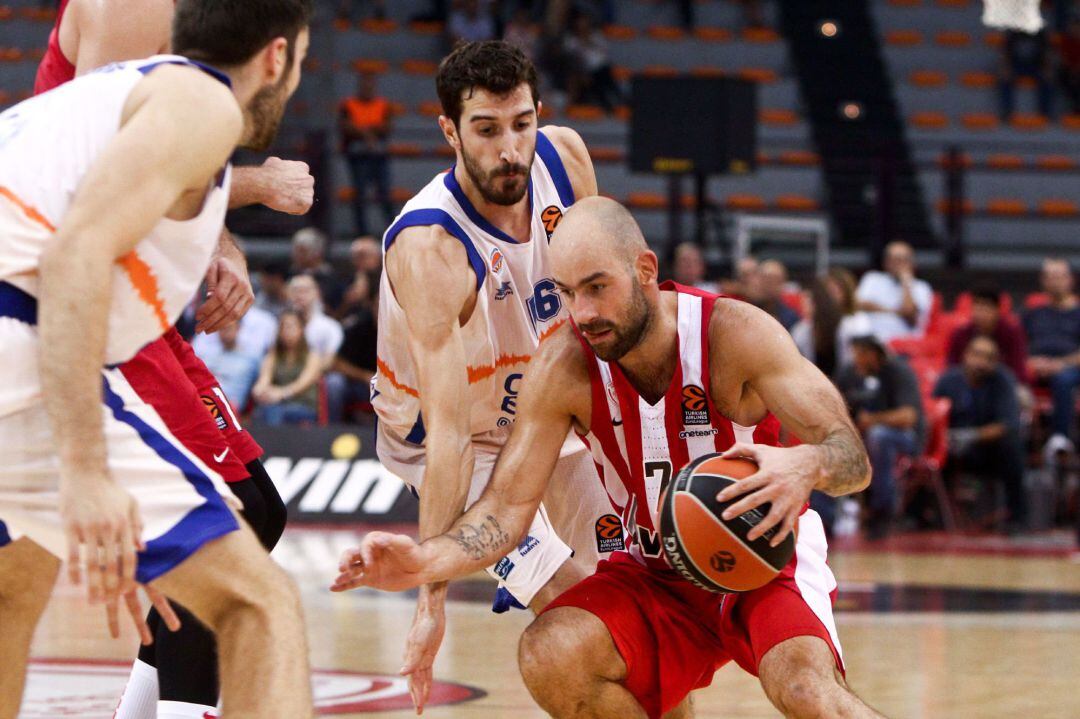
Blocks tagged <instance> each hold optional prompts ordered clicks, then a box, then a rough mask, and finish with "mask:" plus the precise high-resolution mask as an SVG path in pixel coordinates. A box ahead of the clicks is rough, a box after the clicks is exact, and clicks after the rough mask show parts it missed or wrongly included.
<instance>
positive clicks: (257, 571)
mask: <svg viewBox="0 0 1080 719" xmlns="http://www.w3.org/2000/svg"><path fill="white" fill-rule="evenodd" d="M310 12H311V8H310V6H309V4H308V3H306V2H304V1H303V0H293V1H285V0H277V1H275V2H270V1H269V0H264V1H260V0H245V1H243V2H236V3H229V4H227V5H223V4H220V3H206V2H202V1H201V0H182V1H181V2H180V3H179V4H178V6H177V9H176V22H175V23H174V25H173V31H174V32H173V42H174V45H175V46H176V47H177V49H179V50H183V51H185V52H187V53H188V54H190V55H191V56H193V58H196V59H192V58H189V57H182V56H175V55H165V56H157V57H153V58H150V59H148V60H144V61H138V62H135V63H121V64H114V65H110V66H109V67H107V68H103V69H102V70H101V71H100V72H97V73H94V74H90V75H87V76H86V77H85V78H82V79H80V80H79V81H75V82H73V83H71V84H70V85H65V86H64V87H60V88H57V89H56V90H55V91H53V92H50V93H46V94H45V95H43V96H39V97H37V98H34V99H32V100H29V101H27V102H25V103H22V104H20V105H18V106H16V107H14V108H11V109H10V110H9V111H8V112H6V113H4V115H3V116H2V117H0V125H2V127H0V153H2V154H3V159H4V162H3V168H2V171H0V186H2V187H0V189H2V193H0V194H2V196H3V198H4V203H2V205H3V206H2V207H0V211H2V212H0V278H2V280H3V282H0V311H2V316H3V328H2V329H3V331H4V332H5V340H4V342H3V343H0V347H2V348H3V350H4V353H5V360H4V364H5V366H6V367H9V368H10V370H11V372H12V373H13V374H12V375H11V376H10V377H9V389H8V390H5V391H4V392H3V393H2V394H0V400H2V401H0V441H2V442H3V445H4V451H3V453H2V455H3V460H2V461H0V516H2V517H3V518H4V519H5V520H8V521H9V522H10V523H11V525H12V526H13V527H14V528H15V529H16V530H19V531H21V532H22V533H23V534H24V535H25V537H26V539H24V540H23V541H21V542H18V543H16V544H13V545H12V546H11V547H9V548H7V549H5V550H4V551H2V552H0V573H2V574H3V576H4V582H3V585H4V589H3V596H0V599H2V600H3V603H4V612H3V614H4V618H5V630H4V631H3V632H2V633H0V634H3V640H4V642H5V643H8V644H9V646H7V647H5V648H6V649H8V650H9V651H6V652H5V655H6V656H9V657H10V658H11V659H12V661H11V662H6V663H5V666H4V672H3V674H2V676H0V680H2V684H3V687H2V689H3V690H2V692H0V700H2V706H3V712H2V713H3V716H9V715H13V714H14V712H15V711H16V709H17V706H18V699H19V693H20V691H21V684H22V673H23V667H24V660H25V653H26V650H27V648H28V643H29V636H30V635H29V631H27V630H31V631H32V628H33V625H34V623H36V620H37V618H38V615H39V614H40V607H41V606H43V604H44V600H45V599H46V598H47V596H48V593H49V590H50V589H51V586H52V583H53V580H54V578H55V573H56V567H57V562H56V560H55V559H54V558H53V557H51V556H50V555H49V554H48V553H46V552H49V553H51V554H53V555H56V556H66V557H67V558H68V560H69V562H70V567H69V569H71V570H72V574H73V578H75V577H77V576H78V574H79V572H78V570H77V567H78V566H79V562H80V555H79V553H80V550H82V551H83V552H85V555H86V557H85V558H86V564H87V571H88V576H89V579H90V589H91V599H97V600H101V599H102V598H105V599H106V600H108V601H109V602H110V603H113V604H114V603H115V600H116V598H117V597H118V596H119V595H120V594H124V593H127V591H128V589H129V588H130V587H131V586H132V582H133V580H134V579H135V578H137V579H138V581H139V582H140V583H144V584H146V583H150V582H154V583H155V584H160V585H161V586H163V587H164V588H165V589H166V591H167V593H169V594H171V595H173V596H175V597H178V598H181V599H183V600H184V601H185V602H187V601H190V602H191V603H192V609H193V610H194V611H195V612H196V614H197V615H198V616H200V617H201V618H202V620H203V621H204V622H205V623H206V624H207V625H209V626H210V627H211V628H213V629H215V630H217V633H218V635H219V637H220V639H221V642H222V656H223V668H222V675H223V677H224V680H225V684H224V691H223V694H224V696H225V702H226V707H227V708H231V709H232V710H233V711H238V712H244V711H248V712H251V713H252V715H258V716H270V715H278V714H280V713H281V712H286V713H287V714H288V715H290V716H296V715H297V713H300V714H303V713H305V712H308V711H310V688H309V687H308V686H307V677H306V661H305V659H304V657H302V656H299V657H297V656H295V654H296V652H298V651H302V650H303V635H302V628H301V627H300V623H299V611H298V606H297V602H296V599H295V594H294V593H293V592H292V591H291V588H290V585H289V583H288V580H287V579H285V578H284V577H283V575H281V574H280V571H279V570H277V569H275V568H273V565H272V564H271V563H270V562H269V560H268V559H266V558H265V555H261V556H260V555H259V553H258V551H257V550H255V552H256V553H255V555H254V557H252V556H251V555H250V553H251V551H252V549H251V547H252V546H257V545H256V544H255V539H254V537H253V535H252V534H251V533H250V531H248V530H242V531H240V532H235V530H236V529H237V522H236V519H235V518H234V517H233V515H232V513H231V512H230V510H229V509H228V508H227V506H226V504H225V503H224V501H223V500H222V497H221V496H220V495H219V494H218V488H219V487H221V488H223V487H224V485H223V484H220V483H221V480H222V476H221V474H220V473H218V472H216V471H214V469H212V467H213V465H211V464H210V463H208V462H204V461H203V460H202V458H201V451H200V450H201V449H202V448H199V447H196V446H194V443H192V442H187V441H184V440H182V439H180V438H179V437H178V435H179V434H182V433H181V432H180V431H179V430H177V431H175V432H174V426H173V425H172V424H171V423H170V421H167V420H166V419H165V415H166V414H168V412H167V411H165V410H164V409H162V410H160V411H159V409H158V408H156V407H154V406H153V405H152V404H151V403H148V402H147V401H146V390H145V388H140V387H139V386H137V385H138V383H137V381H136V378H135V377H134V376H131V375H129V374H128V373H127V372H126V371H125V369H124V367H123V366H119V365H122V364H123V362H124V361H126V360H127V359H129V358H130V357H131V356H132V355H133V354H135V353H136V351H137V350H138V349H139V348H140V347H141V346H143V345H145V344H146V343H147V342H148V341H152V340H154V339H155V338H156V337H159V336H160V335H161V334H162V332H163V331H166V330H168V328H169V326H170V325H169V323H170V322H171V321H172V320H175V317H176V315H177V314H178V313H179V310H180V309H181V308H182V307H183V305H184V304H186V302H187V301H188V299H189V298H190V296H191V294H192V293H193V292H194V290H195V289H196V287H197V285H198V282H199V280H201V279H202V277H203V275H204V274H205V272H206V268H207V266H208V265H209V264H210V253H211V250H212V249H213V247H214V246H215V245H216V244H217V241H218V238H219V236H220V234H221V231H222V219H223V217H224V212H225V209H226V206H227V204H228V199H229V198H228V189H229V186H230V178H231V171H230V169H229V167H228V165H227V163H226V161H227V159H228V157H229V155H230V154H231V153H232V151H233V149H234V148H235V146H236V145H237V142H238V141H239V140H240V139H241V132H242V133H243V143H244V144H245V146H250V147H253V148H257V149H265V147H266V146H268V145H269V143H270V142H271V141H272V139H273V137H274V135H275V132H276V128H277V126H278V124H279V123H280V120H281V116H282V113H283V111H284V106H285V101H286V99H287V98H288V97H289V95H291V94H292V92H293V91H294V90H295V88H296V85H297V83H298V82H299V75H300V72H299V63H300V62H301V61H302V59H303V56H304V52H305V49H306V45H307V29H306V26H307V22H308V18H309V16H310ZM221 38H228V39H229V41H228V43H223V42H222V40H221ZM200 61H201V62H200ZM110 297H111V301H110ZM39 301H40V305H41V307H40V313H39V311H38V304H39ZM39 314H40V323H39V321H38V320H39ZM39 345H40V347H41V348H42V349H41V351H40V352H39V351H38V347H39ZM39 357H40V362H39ZM174 361H175V359H174ZM103 365H105V366H107V369H106V370H105V371H104V372H103V371H102V369H101V368H102V366H103ZM118 366H119V367H118ZM180 376H183V373H182V371H181V374H180ZM181 389H182V388H181ZM102 394H104V397H102ZM192 397H193V398H194V402H195V405H196V406H199V409H198V410H194V411H192V412H190V417H191V418H192V419H193V420H194V421H197V420H198V419H199V418H205V417H207V416H208V415H207V412H206V409H205V407H202V406H201V405H202V403H201V401H200V400H198V399H197V395H194V394H193V395H192ZM102 399H104V401H105V407H102V406H101V400H102ZM103 410H107V411H104V412H103ZM215 440H218V441H220V438H219V436H217V435H215ZM226 448H227V446H226ZM222 456H224V455H222ZM57 475H58V476H57ZM57 509H59V513H58V512H57ZM144 522H145V523H144ZM64 544H66V545H67V550H68V551H67V552H65V551H63V546H64ZM136 549H138V550H139V551H140V555H139V558H138V566H137V567H136V560H135V554H134V553H135V550H136ZM181 562H183V567H182V568H181V567H179V566H178V565H179V564H180V563H181ZM222 567H229V569H228V571H227V572H224V571H222ZM226 575H227V576H228V580H229V581H223V580H224V579H225V577H226ZM19 580H27V581H24V582H20V581H19ZM266 592H269V594H265V593H266ZM275 594H276V595H277V596H276V597H275V596H273V595H275ZM267 604H274V605H275V606H272V607H268V606H266V605H267ZM129 606H130V605H129ZM9 610H10V611H9ZM112 611H113V612H115V609H113V610H112ZM35 612H36V613H35ZM267 612H269V613H270V614H273V615H275V617H276V619H275V621H276V622H278V623H280V627H277V626H275V628H274V629H273V631H271V632H270V633H269V634H266V633H265V632H264V631H263V630H260V631H258V632H252V631H251V629H250V626H251V620H252V618H253V617H255V618H259V617H261V618H263V619H265V618H266V617H267V616H268V615H267ZM8 621H10V622H11V626H7V622H8ZM192 623H194V621H193V622H192ZM244 626H248V627H249V628H248V630H247V632H246V633H247V634H248V635H249V636H237V630H240V631H241V632H242V633H243V627H244ZM282 638H284V639H285V640H286V641H284V642H282V641H280V640H281V639H282ZM268 645H269V646H268ZM237 648H240V649H241V650H243V651H245V652H246V653H249V654H251V655H252V656H246V657H244V661H246V662H248V664H249V668H250V662H251V661H256V662H257V663H259V664H260V668H259V670H260V671H263V670H265V671H269V674H268V675H267V676H265V677H262V676H260V678H259V679H258V681H256V682H254V683H252V682H251V681H248V682H247V683H246V684H241V683H238V667H239V664H238V655H237ZM282 652H286V655H285V656H282ZM289 652H291V653H292V654H291V655H290V654H288V653H289ZM264 661H265V662H269V663H270V664H271V667H272V668H271V669H269V670H267V668H266V667H265V666H261V665H262V664H263V662H264ZM267 683H270V684H272V685H273V686H272V687H268V686H266V684H267ZM281 692H285V693H286V694H287V696H284V697H283V696H281ZM267 702H270V703H271V704H272V705H273V706H271V707H267V706H266V703H267Z"/></svg>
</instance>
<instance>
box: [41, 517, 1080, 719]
mask: <svg viewBox="0 0 1080 719" xmlns="http://www.w3.org/2000/svg"><path fill="white" fill-rule="evenodd" d="M357 535H358V533H357V532H355V531H349V530H324V529H295V530H289V531H288V532H287V533H286V536H285V538H284V539H283V542H282V544H281V545H280V546H279V548H278V549H277V550H276V551H275V554H274V556H275V558H276V559H277V560H278V561H279V562H281V563H282V565H283V566H285V567H286V568H287V569H288V570H289V571H290V572H291V573H292V574H293V576H294V577H295V578H296V580H297V582H298V583H299V585H300V587H301V589H302V592H303V596H304V605H305V609H306V612H307V622H308V627H309V636H310V642H311V657H312V665H313V668H314V669H316V670H318V671H317V673H316V675H315V680H314V682H315V687H316V696H317V699H318V701H319V704H320V713H321V714H324V715H332V716H338V717H343V718H348V717H355V718H356V719H361V718H362V719H367V718H368V717H387V718H388V719H389V718H391V717H405V716H409V715H410V714H411V712H410V711H409V710H408V709H407V708H401V707H407V697H406V696H405V693H404V683H403V682H402V681H401V680H400V679H398V678H396V677H395V676H394V674H395V672H396V671H397V668H398V667H399V666H400V662H401V648H402V645H403V641H404V635H405V632H406V631H407V628H408V626H409V622H410V620H411V617H412V600H411V599H410V598H409V597H407V596H402V595H385V594H378V593H375V592H368V591H361V592H353V593H350V594H347V595H334V594H331V593H330V592H329V591H327V590H326V586H327V584H328V582H329V580H330V578H331V577H332V575H333V570H334V566H335V565H336V558H337V556H338V555H339V553H340V550H341V549H342V548H344V547H346V546H349V545H350V544H352V543H353V542H354V541H355V538H356V536H357ZM830 563H831V564H832V566H833V568H834V571H835V572H836V575H837V577H838V579H839V581H840V596H839V600H838V606H837V619H838V626H839V631H840V637H841V641H842V643H843V649H844V654H845V658H846V661H847V665H848V678H849V681H850V683H851V685H852V687H853V688H854V689H855V690H856V691H857V692H858V693H859V694H861V695H862V696H863V697H864V698H865V699H866V700H867V701H868V702H870V703H871V704H872V705H874V706H876V707H877V708H878V709H879V710H880V711H882V712H883V713H885V714H886V715H887V716H890V717H918V718H921V717H964V718H967V717H978V718H980V719H990V718H992V717H1002V718H1004V717H1009V718H1013V717H1038V718H1041V719H1058V718H1059V719H1080V691H1078V684H1080V560H1078V558H1077V555H1076V554H1075V553H1072V554H1070V553H1069V552H1068V551H1057V552H1048V553H1036V556H1009V555H1007V554H1005V555H1003V554H982V555H972V554H969V553H947V554H940V553H938V554H933V553H922V552H912V551H906V550H905V551H894V550H890V549H888V548H887V547H886V548H862V549H836V550H834V551H833V553H832V555H831V556H830ZM455 596H456V597H457V599H455V600H454V601H452V602H451V604H450V607H449V629H448V632H447V637H446V641H445V644H444V646H443V650H442V654H441V656H440V659H439V661H438V663H437V665H436V678H437V679H438V680H440V681H441V682H444V683H445V685H443V686H440V688H439V690H438V694H439V696H440V697H441V698H442V700H443V701H446V702H456V703H452V704H445V705H443V706H433V707H430V708H429V709H428V710H427V711H425V716H430V717H432V718H433V719H439V718H446V719H449V718H451V717H453V718H455V719H466V718H468V719H474V718H475V719H496V718H502V717H513V718H514V719H526V718H531V717H542V716H544V714H543V712H541V711H540V710H539V709H537V708H536V707H535V705H534V704H533V703H532V701H531V699H530V698H529V695H528V693H527V692H526V691H525V688H524V686H523V685H522V683H521V680H520V678H519V677H518V674H517V671H516V659H515V650H516V641H517V637H518V635H519V634H520V632H521V630H522V629H523V628H524V627H525V625H526V624H527V623H528V620H529V617H528V615H527V614H526V613H525V612H515V613H513V614H509V615H498V616H496V615H493V614H492V613H491V612H490V609H489V606H488V602H489V599H490V596H491V589H490V586H489V585H488V584H487V583H486V580H483V579H481V578H475V579H470V580H465V581H463V582H460V583H459V584H458V586H457V587H456V588H455ZM99 614H100V610H96V609H95V610H91V609H90V608H89V607H87V606H85V605H84V603H83V602H82V601H81V596H80V595H79V594H77V593H76V591H75V590H74V589H73V588H72V587H68V586H63V585H61V586H60V587H59V588H58V591H57V593H56V595H55V597H54V600H53V602H52V604H51V605H50V607H49V609H48V610H47V613H46V616H45V617H44V620H43V622H42V625H41V627H40V628H39V631H38V634H37V636H36V638H35V643H34V651H33V655H34V657H35V660H36V661H35V663H34V665H33V668H32V673H31V682H30V688H29V692H28V697H27V700H26V702H25V703H24V708H23V712H22V714H20V717H22V718H23V719H55V718H56V717H79V718H82V719H107V718H108V717H110V716H111V715H112V708H113V706H114V705H115V701H116V698H117V696H118V694H119V692H120V691H121V690H122V688H123V684H124V678H125V676H126V668H125V666H124V663H125V662H126V661H128V660H129V659H130V658H131V656H132V655H133V652H134V646H135V640H134V638H133V635H132V634H131V633H129V634H127V635H126V636H125V637H124V638H122V639H121V640H115V641H114V640H111V639H109V638H108V636H107V633H106V630H105V626H104V622H103V621H102V620H101V617H100V616H99ZM696 702H697V704H696V706H697V716H699V717H709V718H713V717H715V718H717V719H718V718H720V717H747V718H750V717H775V716H777V715H778V714H777V713H776V711H775V710H773V709H772V708H771V706H770V705H769V704H768V702H767V701H766V700H765V698H764V695H763V694H762V692H761V690H760V688H759V687H758V685H757V683H756V680H755V679H754V678H753V677H750V676H748V675H746V674H744V673H743V672H742V671H741V670H739V669H738V668H737V667H735V666H734V665H729V666H727V667H725V668H723V669H721V670H720V671H719V672H718V673H717V675H716V679H715V680H714V682H713V685H712V686H711V687H709V688H707V689H705V690H702V691H700V692H698V694H697V696H696Z"/></svg>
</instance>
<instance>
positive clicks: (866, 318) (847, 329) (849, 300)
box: [826, 267, 873, 368]
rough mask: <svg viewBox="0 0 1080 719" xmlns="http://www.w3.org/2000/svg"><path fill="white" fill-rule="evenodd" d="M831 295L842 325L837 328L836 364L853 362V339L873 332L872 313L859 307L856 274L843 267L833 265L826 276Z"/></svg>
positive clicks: (840, 365) (842, 364) (838, 365)
mask: <svg viewBox="0 0 1080 719" xmlns="http://www.w3.org/2000/svg"><path fill="white" fill-rule="evenodd" d="M826 287H827V288H828V290H829V295H830V296H831V297H832V298H833V301H834V302H836V304H837V307H839V309H840V313H841V317H840V325H839V326H838V327H837V328H836V366H837V368H840V367H843V366H844V365H848V364H851V362H852V361H853V360H854V358H853V357H852V352H851V340H853V339H854V338H856V337H863V336H865V335H868V334H872V333H873V328H872V326H871V323H870V315H868V314H867V313H865V312H863V311H862V310H860V309H859V308H858V303H857V302H856V300H855V288H856V287H857V283H856V281H855V275H853V274H851V272H850V271H849V270H847V269H844V268H843V267H833V268H832V269H830V270H829V273H828V275H827V278H826Z"/></svg>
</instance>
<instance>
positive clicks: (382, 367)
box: [375, 357, 420, 399]
mask: <svg viewBox="0 0 1080 719" xmlns="http://www.w3.org/2000/svg"><path fill="white" fill-rule="evenodd" d="M375 367H376V368H378V370H379V374H380V375H382V376H383V377H385V378H386V381H387V382H389V383H390V386H391V387H393V388H394V389H396V390H398V391H401V392H404V393H405V394H407V395H412V396H413V397H416V398H417V399H419V398H420V393H419V392H417V391H416V390H415V389H413V388H412V387H410V386H409V385H407V384H402V383H401V382H398V378H397V375H395V374H394V371H393V370H392V369H390V367H389V366H388V365H387V364H386V363H385V362H383V360H382V357H376V358H375Z"/></svg>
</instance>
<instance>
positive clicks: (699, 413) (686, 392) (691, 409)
mask: <svg viewBox="0 0 1080 719" xmlns="http://www.w3.org/2000/svg"><path fill="white" fill-rule="evenodd" d="M682 413H683V424H708V423H709V403H708V401H707V400H706V399H705V390H703V389H702V388H701V387H698V386H697V385H696V384H688V385H685V386H683V388H682Z"/></svg>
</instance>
